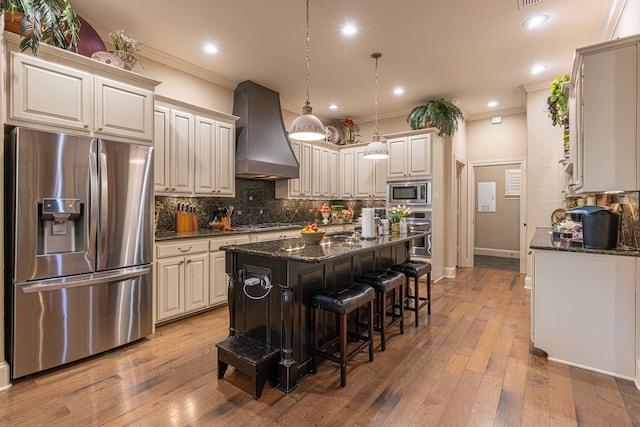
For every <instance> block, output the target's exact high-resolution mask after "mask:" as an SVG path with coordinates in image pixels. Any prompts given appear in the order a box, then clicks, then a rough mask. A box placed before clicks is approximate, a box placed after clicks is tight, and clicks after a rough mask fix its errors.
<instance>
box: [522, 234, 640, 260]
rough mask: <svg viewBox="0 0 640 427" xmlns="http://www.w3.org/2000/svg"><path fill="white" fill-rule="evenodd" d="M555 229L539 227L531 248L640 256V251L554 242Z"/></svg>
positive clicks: (563, 241)
mask: <svg viewBox="0 0 640 427" xmlns="http://www.w3.org/2000/svg"><path fill="white" fill-rule="evenodd" d="M552 231H553V229H552V228H551V227H537V228H536V231H535V233H534V234H533V238H532V239H531V243H530V244H529V248H531V249H542V250H549V251H561V252H582V253H589V254H602V255H620V256H635V257H639V256H640V251H638V250H631V249H625V248H620V247H618V248H615V249H587V248H583V247H581V246H574V245H571V244H570V243H569V241H568V240H561V241H558V242H554V241H553V236H552Z"/></svg>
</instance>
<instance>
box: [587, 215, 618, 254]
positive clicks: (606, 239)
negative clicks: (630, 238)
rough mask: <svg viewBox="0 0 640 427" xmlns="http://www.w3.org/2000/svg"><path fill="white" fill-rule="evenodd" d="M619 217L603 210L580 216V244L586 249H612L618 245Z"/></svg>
mask: <svg viewBox="0 0 640 427" xmlns="http://www.w3.org/2000/svg"><path fill="white" fill-rule="evenodd" d="M619 218H620V215H618V213H617V212H614V211H612V210H611V209H607V208H603V209H602V210H596V211H593V212H590V213H588V214H586V215H583V216H582V244H583V247H585V248H587V249H613V248H615V247H616V245H617V244H618V223H619Z"/></svg>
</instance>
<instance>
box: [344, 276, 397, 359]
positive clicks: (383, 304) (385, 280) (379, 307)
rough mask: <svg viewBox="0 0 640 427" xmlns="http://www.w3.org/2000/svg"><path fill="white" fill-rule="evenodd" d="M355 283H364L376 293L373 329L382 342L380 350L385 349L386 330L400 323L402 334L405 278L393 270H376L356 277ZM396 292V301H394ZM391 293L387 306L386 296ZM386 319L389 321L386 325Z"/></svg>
mask: <svg viewBox="0 0 640 427" xmlns="http://www.w3.org/2000/svg"><path fill="white" fill-rule="evenodd" d="M353 281H354V282H357V283H365V284H367V285H369V286H371V287H372V288H373V289H374V290H375V291H376V298H375V304H374V315H375V321H374V326H373V329H374V330H375V331H377V332H380V340H381V342H382V344H381V346H380V347H381V349H382V351H384V350H385V347H386V345H385V344H386V329H387V328H388V327H391V326H393V325H394V324H395V323H396V322H400V334H404V310H403V307H404V304H403V298H402V296H403V295H404V293H403V292H402V289H403V286H404V282H405V276H404V275H403V274H402V273H400V272H398V271H393V270H377V271H372V272H369V273H365V274H362V275H359V276H356V277H355V278H354V279H353ZM396 290H398V299H397V300H396ZM389 293H391V304H390V305H389V306H387V300H388V298H387V297H388V295H389ZM387 317H390V318H391V320H390V321H389V322H388V323H387Z"/></svg>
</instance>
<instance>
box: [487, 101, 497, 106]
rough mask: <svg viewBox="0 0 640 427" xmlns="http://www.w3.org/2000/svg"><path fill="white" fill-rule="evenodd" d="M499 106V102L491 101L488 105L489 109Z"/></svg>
mask: <svg viewBox="0 0 640 427" xmlns="http://www.w3.org/2000/svg"><path fill="white" fill-rule="evenodd" d="M497 106H498V101H489V102H488V103H487V107H497Z"/></svg>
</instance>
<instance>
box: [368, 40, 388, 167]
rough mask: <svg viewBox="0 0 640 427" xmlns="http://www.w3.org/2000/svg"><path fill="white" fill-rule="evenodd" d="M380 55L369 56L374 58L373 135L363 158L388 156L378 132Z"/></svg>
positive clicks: (374, 158)
mask: <svg viewBox="0 0 640 427" xmlns="http://www.w3.org/2000/svg"><path fill="white" fill-rule="evenodd" d="M381 56H382V54H381V53H380V52H375V53H372V54H371V57H372V58H373V59H375V60H376V81H375V88H376V89H375V114H374V116H373V137H372V138H371V142H370V143H369V145H367V148H365V150H364V158H365V159H372V160H377V159H386V158H387V157H389V150H387V144H385V143H383V142H380V135H379V134H378V59H379V58H380V57H381Z"/></svg>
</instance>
